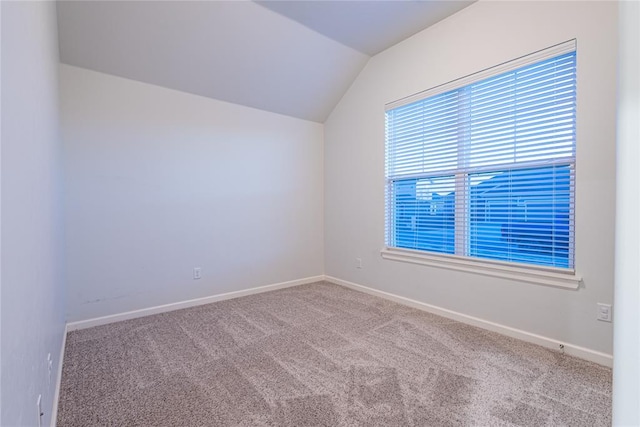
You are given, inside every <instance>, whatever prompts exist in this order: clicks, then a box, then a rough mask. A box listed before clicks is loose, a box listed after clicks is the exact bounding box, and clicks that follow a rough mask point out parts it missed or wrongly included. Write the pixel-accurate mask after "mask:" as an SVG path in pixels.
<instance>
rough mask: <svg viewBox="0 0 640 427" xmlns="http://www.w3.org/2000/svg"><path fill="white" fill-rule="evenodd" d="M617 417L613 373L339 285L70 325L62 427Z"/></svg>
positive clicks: (569, 421) (604, 420) (594, 420)
mask: <svg viewBox="0 0 640 427" xmlns="http://www.w3.org/2000/svg"><path fill="white" fill-rule="evenodd" d="M610 424H611V370H610V369H608V368H605V367H602V366H599V365H596V364H593V363H589V362H585V361H582V360H580V359H576V358H572V357H569V356H566V355H562V354H559V353H558V352H555V351H551V350H547V349H545V348H542V347H539V346H536V345H533V344H528V343H525V342H522V341H519V340H515V339H512V338H508V337H505V336H501V335H498V334H495V333H492V332H488V331H485V330H482V329H478V328H475V327H472V326H468V325H465V324H462V323H458V322H455V321H451V320H449V319H445V318H443V317H439V316H435V315H432V314H429V313H425V312H422V311H418V310H415V309H412V308H409V307H405V306H402V305H398V304H395V303H392V302H389V301H387V300H384V299H380V298H377V297H374V296H370V295H367V294H364V293H360V292H355V291H351V290H348V289H346V288H343V287H340V286H337V285H333V284H329V283H324V282H320V283H314V284H311V285H304V286H297V287H294V288H288V289H283V290H279V291H274V292H268V293H263V294H258V295H251V296H247V297H242V298H238V299H233V300H228V301H221V302H217V303H213V304H209V305H205V306H200V307H194V308H189V309H185V310H179V311H174V312H171V313H164V314H158V315H154V316H149V317H145V318H140V319H135V320H129V321H125V322H120V323H114V324H110V325H105V326H99V327H95V328H91V329H85V330H81V331H75V332H71V333H69V335H68V337H67V348H66V352H65V360H64V367H63V375H62V386H61V391H60V402H59V412H58V426H60V427H64V426H83V427H84V426H101V425H110V426H451V425H479V426H488V425H523V426H545V425H553V426H556V425H575V426H598V425H602V426H604V425H610Z"/></svg>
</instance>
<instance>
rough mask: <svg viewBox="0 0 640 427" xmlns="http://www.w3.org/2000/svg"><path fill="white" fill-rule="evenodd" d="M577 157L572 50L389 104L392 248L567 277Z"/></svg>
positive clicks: (566, 47)
mask: <svg viewBox="0 0 640 427" xmlns="http://www.w3.org/2000/svg"><path fill="white" fill-rule="evenodd" d="M575 152H576V53H575V41H571V42H567V43H563V44H561V45H558V46H554V47H553V48H549V49H547V50H544V51H541V52H537V53H535V54H532V55H529V56H527V57H523V58H520V59H518V60H516V61H512V62H510V63H507V64H502V65H501V66H499V67H496V68H493V69H490V70H485V71H484V72H481V73H478V74H475V75H472V76H469V77H466V78H463V79H459V80H458V81H454V82H452V83H449V84H446V85H443V86H441V87H438V88H434V89H432V90H429V91H426V92H424V93H421V94H417V95H414V96H412V97H410V98H408V99H405V100H401V101H398V102H395V103H392V104H390V105H388V106H387V111H386V246H387V248H388V249H406V250H412V251H420V253H423V252H424V253H425V254H429V255H434V254H439V255H451V256H458V257H463V259H465V260H466V259H468V260H476V261H483V262H487V261H489V262H494V263H495V262H497V263H508V264H506V265H507V266H516V267H518V266H520V267H527V266H529V267H531V266H536V268H541V267H542V268H544V269H547V270H549V271H555V272H556V273H557V272H560V273H566V272H573V268H574V250H573V249H574V215H575V209H574V207H575V205H574V193H575V191H574V189H575V167H576V155H575ZM414 254H415V253H414ZM458 260H459V258H458ZM514 263H517V264H514Z"/></svg>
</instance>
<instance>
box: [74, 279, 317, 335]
mask: <svg viewBox="0 0 640 427" xmlns="http://www.w3.org/2000/svg"><path fill="white" fill-rule="evenodd" d="M322 280H324V276H323V275H320V276H312V277H306V278H304V279H297V280H291V281H289V282H282V283H275V284H272V285H266V286H259V287H257V288H250V289H243V290H241V291H234V292H228V293H226V294H218V295H212V296H208V297H203V298H196V299H192V300H187V301H180V302H174V303H170V304H164V305H158V306H155V307H148V308H142V309H139V310H133V311H127V312H125V313H118V314H112V315H109V316H102V317H95V318H93V319H87V320H79V321H76V322H69V323H67V331H68V332H71V331H76V330H79V329H86V328H92V327H94V326H100V325H106V324H109V323H115V322H120V321H123V320H129V319H136V318H138V317H144V316H150V315H152V314H158V313H166V312H168V311H174V310H180V309H183V308H189V307H195V306H198V305H204V304H210V303H212V302H216V301H223V300H227V299H232V298H239V297H243V296H246V295H252V294H259V293H262V292H269V291H275V290H276V289H283V288H290V287H292V286H298V285H306V284H308V283H313V282H319V281H322Z"/></svg>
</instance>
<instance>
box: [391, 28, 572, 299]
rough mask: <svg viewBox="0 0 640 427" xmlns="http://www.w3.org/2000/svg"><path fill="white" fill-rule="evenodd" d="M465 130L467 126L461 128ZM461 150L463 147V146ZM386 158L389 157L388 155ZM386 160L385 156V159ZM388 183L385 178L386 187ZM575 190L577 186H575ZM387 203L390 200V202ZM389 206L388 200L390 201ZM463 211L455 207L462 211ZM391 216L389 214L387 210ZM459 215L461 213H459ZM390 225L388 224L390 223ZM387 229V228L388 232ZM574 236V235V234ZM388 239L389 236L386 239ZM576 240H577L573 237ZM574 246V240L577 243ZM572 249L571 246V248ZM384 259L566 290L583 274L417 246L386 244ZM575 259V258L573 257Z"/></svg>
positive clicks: (446, 87) (520, 62)
mask: <svg viewBox="0 0 640 427" xmlns="http://www.w3.org/2000/svg"><path fill="white" fill-rule="evenodd" d="M576 47H577V46H576V40H570V41H567V42H564V43H560V44H558V45H556V46H552V47H550V48H547V49H544V50H541V51H538V52H535V53H532V54H530V55H526V56H523V57H521V58H518V59H515V60H513V61H509V62H506V63H504V64H500V65H498V66H495V67H492V68H489V69H486V70H483V71H481V72H478V73H475V74H472V75H469V76H466V77H463V78H460V79H457V80H454V81H452V82H449V83H446V84H443V85H440V86H437V87H435V88H432V89H429V90H426V91H423V92H420V93H417V94H414V95H411V96H409V97H406V98H403V99H400V100H398V101H395V102H392V103H389V104H387V105H386V106H385V109H386V110H391V109H394V108H396V107H400V106H403V105H407V104H410V103H413V102H416V101H419V100H422V99H425V98H428V97H431V96H434V95H438V94H440V93H444V92H448V91H450V90H454V89H459V88H461V87H463V86H467V85H470V84H472V83H474V82H477V81H480V80H484V79H486V78H488V77H491V76H495V75H498V74H502V73H506V72H508V71H511V70H515V69H517V68H521V67H524V66H526V65H529V64H533V63H536V62H540V61H543V60H545V59H549V58H552V57H555V56H559V55H562V54H564V53H569V52H572V51H576ZM461 131H462V132H464V129H463V130H461ZM459 149H464V147H460V148H459ZM385 157H386V156H385ZM385 160H386V159H385ZM386 185H387V182H386V180H385V186H386ZM464 185H466V182H465V181H464V180H457V181H456V195H457V196H456V197H457V200H456V202H457V203H460V202H462V203H464V200H459V199H460V198H463V199H464V198H465V197H466V191H459V190H462V189H461V188H460V189H459V188H458V187H459V186H464ZM574 191H575V189H574ZM388 197H389V191H388V190H385V200H386V198H388ZM387 202H388V201H387ZM387 206H389V203H387ZM459 211H460V210H458V209H457V210H456V212H459ZM387 215H389V213H387ZM456 215H458V213H456ZM387 227H388V225H387ZM455 227H456V228H455V236H456V237H455V246H456V247H458V246H459V245H462V244H463V243H462V242H463V241H464V235H465V233H466V230H465V229H464V228H465V221H460V220H458V218H456V221H455ZM387 231H388V230H385V233H386V232H387ZM574 239H575V237H574ZM385 241H387V239H385ZM574 242H575V240H574ZM574 245H575V243H574ZM571 249H572V248H570V250H571ZM381 255H382V258H384V259H386V260H392V261H401V262H407V263H412V264H419V265H425V266H430V267H437V268H444V269H449V270H455V271H461V272H467V273H473V274H479V275H484V276H491V277H498V278H503V279H509V280H514V281H519V282H525V283H532V284H538V285H545V286H552V287H559V288H565V289H577V288H579V286H580V283H581V281H582V277H581V276H580V275H578V274H577V272H576V269H575V265H574V267H573V268H554V267H547V266H537V265H534V264H520V263H514V262H504V261H494V260H489V259H483V258H473V257H467V256H461V255H450V254H442V253H437V252H427V251H422V250H414V249H403V248H396V247H389V246H387V245H385V246H384V248H383V249H382V250H381ZM571 255H572V256H573V254H571ZM574 259H575V258H574Z"/></svg>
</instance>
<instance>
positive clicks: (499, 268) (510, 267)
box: [380, 247, 582, 289]
mask: <svg viewBox="0 0 640 427" xmlns="http://www.w3.org/2000/svg"><path fill="white" fill-rule="evenodd" d="M380 254H381V255H382V258H384V259H388V260H392V261H401V262H408V263H411V264H419V265H426V266H429V267H437V268H445V269H448V270H456V271H463V272H467V273H474V274H480V275H483V276H490V277H499V278H502V279H510V280H515V281H519V282H526V283H533V284H536V285H545V286H552V287H556V288H564V289H578V288H579V287H580V283H581V282H582V277H581V276H579V275H578V274H577V273H576V271H575V269H564V268H551V267H549V268H547V267H536V266H533V265H529V264H517V263H513V262H500V261H487V260H484V259H480V258H478V259H474V258H470V257H463V256H459V255H443V254H436V253H430V252H425V251H419V250H412V249H398V248H390V247H385V248H384V249H382V250H381V251H380Z"/></svg>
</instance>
